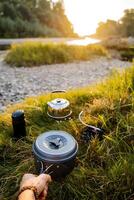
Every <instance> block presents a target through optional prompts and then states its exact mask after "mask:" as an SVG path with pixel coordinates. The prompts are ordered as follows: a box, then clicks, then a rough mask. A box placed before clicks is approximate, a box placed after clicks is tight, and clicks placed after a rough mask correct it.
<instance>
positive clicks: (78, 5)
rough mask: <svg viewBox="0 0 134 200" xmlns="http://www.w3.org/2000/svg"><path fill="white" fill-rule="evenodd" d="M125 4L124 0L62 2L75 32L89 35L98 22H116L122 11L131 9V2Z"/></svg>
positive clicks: (71, 0) (94, 29)
mask: <svg viewBox="0 0 134 200" xmlns="http://www.w3.org/2000/svg"><path fill="white" fill-rule="evenodd" d="M127 2H128V4H126V1H124V0H64V6H65V12H66V14H67V16H68V18H69V20H70V21H71V23H72V24H73V27H74V30H75V32H77V33H78V34H79V35H89V34H93V33H95V31H96V28H97V26H98V23H99V22H100V21H106V20H107V19H113V20H118V19H119V18H120V17H121V16H122V15H123V10H124V9H126V8H129V7H132V2H131V0H127ZM130 3H131V4H130ZM133 6H134V5H133Z"/></svg>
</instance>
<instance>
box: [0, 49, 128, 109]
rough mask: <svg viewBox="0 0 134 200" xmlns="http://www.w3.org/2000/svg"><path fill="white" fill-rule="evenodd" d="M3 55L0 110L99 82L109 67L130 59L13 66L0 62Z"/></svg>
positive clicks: (111, 67) (0, 70)
mask: <svg viewBox="0 0 134 200" xmlns="http://www.w3.org/2000/svg"><path fill="white" fill-rule="evenodd" d="M5 54H6V52H5V53H4V52H2V54H1V56H0V74H1V76H0V111H3V110H5V108H6V106H7V105H9V104H12V103H14V102H19V101H21V100H22V99H24V98H25V97H29V96H35V95H39V94H42V93H47V92H51V91H53V90H56V89H61V90H63V89H65V90H69V89H73V88H79V87H84V86H86V85H90V84H93V83H97V82H99V81H102V80H103V79H104V78H105V77H106V76H107V75H109V74H110V73H111V71H112V70H113V69H123V68H125V67H129V66H131V63H130V62H126V61H120V60H118V59H108V58H104V57H100V58H96V59H92V60H90V61H86V62H74V63H68V64H54V65H51V66H50V65H42V66H40V67H33V68H27V67H25V68H24V67H21V68H15V67H10V66H9V65H7V64H5V63H4V61H3V59H4V56H5Z"/></svg>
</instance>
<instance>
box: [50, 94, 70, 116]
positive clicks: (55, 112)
mask: <svg viewBox="0 0 134 200" xmlns="http://www.w3.org/2000/svg"><path fill="white" fill-rule="evenodd" d="M61 92H64V93H65V90H55V91H53V92H52V93H61ZM47 106H48V108H47V115H48V116H49V117H51V118H53V119H57V120H62V119H66V118H68V117H70V115H71V114H72V110H71V108H70V102H69V101H68V100H67V99H63V98H56V99H53V100H52V101H49V102H48V103H47Z"/></svg>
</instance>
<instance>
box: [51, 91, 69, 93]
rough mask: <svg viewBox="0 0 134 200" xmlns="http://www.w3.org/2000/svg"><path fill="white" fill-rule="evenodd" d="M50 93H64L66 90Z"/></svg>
mask: <svg viewBox="0 0 134 200" xmlns="http://www.w3.org/2000/svg"><path fill="white" fill-rule="evenodd" d="M51 93H66V90H54V91H52V92H51Z"/></svg>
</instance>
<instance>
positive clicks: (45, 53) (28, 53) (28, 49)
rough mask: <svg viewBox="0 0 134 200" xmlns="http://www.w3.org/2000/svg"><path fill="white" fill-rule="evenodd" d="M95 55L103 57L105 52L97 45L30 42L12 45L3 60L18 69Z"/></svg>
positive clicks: (82, 58) (85, 58) (83, 58)
mask: <svg viewBox="0 0 134 200" xmlns="http://www.w3.org/2000/svg"><path fill="white" fill-rule="evenodd" d="M95 55H99V56H100V55H102V56H104V55H107V52H106V50H105V49H104V48H103V47H101V46H99V45H91V46H69V45H65V44H42V43H39V42H33V43H32V42H30V43H23V44H17V45H13V46H12V47H11V51H10V52H9V53H8V55H7V57H6V59H5V60H6V62H7V63H9V64H11V65H15V66H18V67H20V66H34V65H42V64H54V63H66V62H72V61H75V60H88V59H90V58H91V57H92V56H95Z"/></svg>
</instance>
